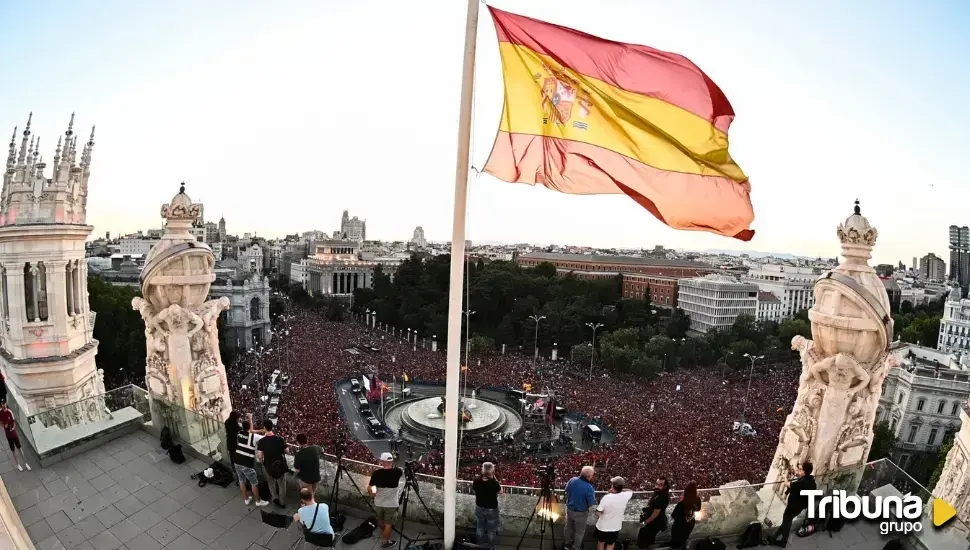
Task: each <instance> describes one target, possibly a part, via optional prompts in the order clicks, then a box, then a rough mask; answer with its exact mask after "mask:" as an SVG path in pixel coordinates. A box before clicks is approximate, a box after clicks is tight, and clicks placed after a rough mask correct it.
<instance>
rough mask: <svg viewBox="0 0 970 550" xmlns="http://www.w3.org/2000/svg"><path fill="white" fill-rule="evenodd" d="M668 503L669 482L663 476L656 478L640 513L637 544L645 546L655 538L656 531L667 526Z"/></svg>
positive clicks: (641, 546)
mask: <svg viewBox="0 0 970 550" xmlns="http://www.w3.org/2000/svg"><path fill="white" fill-rule="evenodd" d="M668 504H670V482H668V481H667V478H665V477H659V478H657V484H656V486H655V487H654V492H653V496H651V497H650V500H649V501H648V502H647V506H646V508H644V509H643V513H642V514H640V531H639V532H638V533H637V546H639V547H640V548H646V547H648V546H650V545H651V544H653V543H654V541H655V540H656V539H657V533H659V532H661V531H663V530H664V529H666V528H667V505H668Z"/></svg>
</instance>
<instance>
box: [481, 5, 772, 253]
mask: <svg viewBox="0 0 970 550" xmlns="http://www.w3.org/2000/svg"><path fill="white" fill-rule="evenodd" d="M489 10H490V11H491V14H492V20H493V21H494V23H495V28H496V31H497V33H498V41H499V53H500V56H501V59H502V72H503V76H504V81H505V106H504V108H503V113H502V121H501V124H500V127H499V131H498V134H497V136H496V139H495V144H494V145H493V147H492V152H491V154H490V155H489V159H488V161H487V162H486V165H485V171H486V172H488V173H489V174H491V175H493V176H495V177H496V178H498V179H500V180H503V181H507V182H515V183H527V184H530V185H536V184H538V185H543V186H545V187H547V188H549V189H553V190H556V191H560V192H563V193H570V194H580V195H589V194H619V193H623V194H626V195H627V196H629V197H630V198H632V199H633V200H635V201H636V202H637V203H638V204H640V205H641V206H643V207H644V208H646V209H647V210H648V211H650V213H652V214H653V215H654V216H655V217H657V219H659V220H660V221H662V222H663V223H665V224H667V225H668V226H670V227H672V228H674V229H686V230H699V231H709V232H713V233H718V234H721V235H725V236H728V237H734V238H737V239H741V240H745V241H747V240H750V239H751V237H752V236H753V235H754V231H752V230H751V229H750V225H751V222H752V221H753V220H754V211H753V209H752V207H751V199H750V192H751V187H750V184H749V183H748V178H747V176H746V175H745V174H744V172H742V171H741V168H740V167H738V165H737V164H736V163H735V162H734V160H733V159H732V158H731V155H730V154H729V153H728V134H727V132H728V128H729V127H730V125H731V122H732V121H733V120H734V110H733V108H732V107H731V104H730V103H729V102H728V100H727V98H726V97H725V95H724V94H723V93H722V92H721V90H720V88H718V87H717V85H716V84H715V83H714V82H713V81H712V80H711V79H710V78H708V76H707V75H706V74H704V72H703V71H701V70H700V69H699V68H698V67H697V66H695V65H694V64H693V63H691V61H690V60H688V59H687V58H685V57H683V56H680V55H676V54H671V53H667V52H663V51H660V50H655V49H653V48H649V47H647V46H639V45H635V44H624V43H620V42H612V41H609V40H604V39H602V38H598V37H596V36H592V35H589V34H586V33H583V32H580V31H577V30H573V29H570V28H567V27H561V26H557V25H552V24H550V23H545V22H543V21H539V20H536V19H532V18H529V17H524V16H521V15H516V14H513V13H508V12H505V11H502V10H498V9H495V8H492V7H489Z"/></svg>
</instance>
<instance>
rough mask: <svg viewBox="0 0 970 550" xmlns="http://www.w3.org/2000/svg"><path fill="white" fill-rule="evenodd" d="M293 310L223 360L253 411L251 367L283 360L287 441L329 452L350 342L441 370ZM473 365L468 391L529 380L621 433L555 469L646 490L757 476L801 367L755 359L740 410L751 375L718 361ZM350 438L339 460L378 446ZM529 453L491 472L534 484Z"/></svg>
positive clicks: (471, 470)
mask: <svg viewBox="0 0 970 550" xmlns="http://www.w3.org/2000/svg"><path fill="white" fill-rule="evenodd" d="M288 313H289V314H291V316H292V317H291V320H290V322H289V323H288V327H289V331H290V334H289V336H286V337H284V338H286V339H287V340H288V341H287V342H285V343H283V342H280V341H274V342H273V344H272V345H271V346H270V347H271V350H270V351H268V352H267V353H264V354H263V355H262V356H260V357H257V355H256V354H249V355H244V356H243V358H242V360H241V361H239V362H237V363H236V364H234V365H232V366H230V367H229V368H228V371H229V372H228V374H229V377H230V385H231V393H232V399H233V404H234V408H236V409H237V410H240V409H241V410H249V411H251V410H255V409H256V404H257V399H258V396H257V393H258V392H257V390H256V387H255V384H254V380H255V377H256V376H257V373H256V369H257V368H259V369H260V371H261V372H260V374H259V375H260V376H261V377H262V378H261V379H262V380H264V381H265V380H266V379H268V377H269V375H270V374H271V373H272V371H273V370H275V369H278V368H282V369H283V370H284V371H285V372H288V373H289V375H290V376H291V383H290V385H289V386H288V387H287V388H286V390H285V391H284V394H283V398H282V400H281V404H280V407H279V411H278V418H279V420H278V427H277V431H278V433H279V434H280V435H281V436H283V437H284V438H285V439H286V440H287V441H294V440H295V437H296V435H297V434H298V433H303V434H306V435H307V436H308V437H309V439H310V441H311V443H312V444H317V445H322V446H323V447H324V449H325V450H326V451H327V452H333V450H334V449H333V445H334V444H335V442H336V441H337V440H339V439H340V438H341V434H342V433H343V432H344V431H345V429H346V423H345V422H344V421H343V419H342V418H341V411H340V404H339V399H338V398H337V395H336V391H335V386H334V383H335V382H336V381H338V380H341V379H345V378H347V377H349V376H355V375H359V374H360V365H359V364H358V362H357V361H356V360H355V359H353V356H352V354H348V353H346V352H344V350H346V349H348V348H351V347H353V346H355V345H357V344H360V343H368V342H373V343H374V345H375V346H376V347H378V348H379V349H380V351H379V353H377V354H372V355H367V357H366V362H367V364H368V365H374V366H376V367H377V368H378V370H379V372H380V375H381V378H382V379H384V380H390V379H391V378H392V377H397V378H398V379H401V378H402V377H403V376H404V375H405V374H406V375H407V376H408V378H409V379H410V380H411V381H412V382H415V381H442V380H444V379H445V372H446V366H445V353H444V352H443V351H441V350H439V351H438V352H432V351H431V350H430V345H428V346H427V347H422V346H421V345H418V346H417V349H415V345H414V344H413V343H406V342H405V341H404V339H403V338H404V337H402V336H398V337H396V338H395V337H392V336H391V335H389V334H385V333H384V332H383V331H380V330H374V329H371V328H366V327H365V325H364V324H362V323H358V322H352V321H351V322H331V321H327V320H326V319H324V318H323V317H322V316H321V315H319V314H318V313H315V312H312V311H309V310H306V309H301V308H300V307H299V306H294V305H291V306H290V307H289V311H288ZM469 362H470V364H471V366H470V368H469V369H468V370H467V371H466V372H465V376H467V377H468V379H467V387H468V388H469V389H471V388H474V387H482V386H507V387H509V388H515V389H521V388H522V387H523V384H531V386H532V388H533V391H540V392H541V391H543V390H546V389H548V390H552V391H554V392H555V394H556V396H557V399H558V400H559V404H560V405H562V406H564V407H565V408H566V410H568V411H577V412H581V413H584V414H586V415H588V416H590V417H599V418H600V419H602V422H603V423H604V424H605V425H606V426H607V427H608V428H609V429H611V430H612V431H613V432H614V433H615V434H616V441H615V442H613V443H612V444H611V445H609V446H608V447H604V448H596V449H593V450H587V451H580V452H576V453H573V454H568V455H565V456H560V457H557V458H555V459H554V461H553V462H554V465H555V468H556V470H557V471H559V472H563V475H565V473H566V472H576V471H578V470H579V469H580V468H581V467H582V466H584V465H589V464H593V465H596V467H597V470H598V471H600V472H603V473H604V475H602V476H597V477H598V479H599V480H601V481H602V482H604V483H605V482H606V481H608V480H609V479H610V477H611V476H623V477H624V478H625V479H626V480H627V484H628V485H627V486H628V487H631V488H633V489H636V490H639V489H648V488H650V487H651V486H652V484H653V481H654V480H656V479H657V477H658V476H661V475H663V476H666V477H667V479H670V480H671V481H672V482H673V483H674V484H675V485H679V484H680V485H682V484H686V483H687V482H689V481H696V482H697V483H698V485H699V486H700V487H716V486H719V485H721V484H724V483H727V482H729V481H735V480H742V479H743V480H747V481H749V482H752V483H758V482H760V481H762V480H763V478H764V477H765V475H766V473H767V470H768V468H769V466H770V463H771V459H772V457H773V454H774V451H775V448H776V446H777V442H778V440H777V437H776V435H775V434H777V433H779V431H780V429H781V427H782V424H783V423H784V420H785V417H786V415H787V414H788V412H789V411H790V410H791V406H792V403H793V402H794V399H795V394H796V391H797V387H798V380H797V369H796V367H794V366H791V365H785V366H780V365H775V366H772V367H770V368H766V367H763V366H760V365H759V367H758V373H757V374H756V375H755V377H754V378H753V380H752V381H751V387H750V398H749V400H748V403H747V408H746V410H744V398H745V393H746V390H747V387H748V379H747V377H746V376H744V377H742V376H736V377H733V378H731V377H729V380H727V381H725V380H723V379H722V377H721V371H719V370H714V369H704V368H697V369H681V370H677V371H674V372H669V373H666V375H665V376H662V377H660V378H659V379H656V380H652V381H646V380H641V379H620V378H618V377H616V376H615V375H613V374H612V373H610V372H608V371H606V370H604V369H601V368H600V369H597V372H595V373H594V376H593V379H592V380H591V381H587V380H586V379H585V377H584V376H577V375H576V374H574V373H572V372H570V371H571V370H579V371H581V370H585V369H570V367H569V365H568V363H567V362H563V361H558V362H556V363H554V364H553V363H546V364H545V366H544V367H543V368H542V369H541V370H542V375H541V377H540V375H539V374H538V373H537V371H536V369H535V368H534V366H533V359H532V358H531V357H525V356H522V355H518V354H507V355H501V354H495V355H485V356H481V357H475V356H473V357H472V358H471V360H470V361H469ZM464 382H465V381H463V383H464ZM244 387H245V389H243V388H244ZM678 388H679V389H678ZM742 412H744V415H745V420H746V422H748V423H749V424H750V425H751V426H752V427H753V428H754V429H755V430H757V432H758V434H757V435H754V436H742V435H738V434H737V433H736V432H735V430H733V429H732V424H733V423H734V422H735V421H737V420H739V419H740V417H741V415H742ZM348 439H349V441H347V445H346V448H345V449H344V453H343V454H344V456H345V457H347V458H351V459H356V460H361V461H364V462H370V463H372V462H374V460H375V457H374V453H372V452H371V451H370V450H369V449H368V448H367V447H366V446H365V445H364V444H363V443H360V442H359V441H356V440H354V439H353V438H348ZM469 452H474V451H469ZM536 462H537V460H536V459H534V458H531V457H525V458H520V459H517V460H514V461H506V462H502V461H499V463H498V464H496V476H497V477H498V478H499V479H501V480H502V482H503V483H504V484H507V485H522V486H538V485H540V483H541V479H540V478H541V476H540V474H539V473H538V472H537V470H538V468H537V466H538V464H537V463H536ZM423 470H424V471H425V472H427V473H431V474H438V475H440V474H441V472H440V471H439V470H440V465H436V464H435V463H434V462H432V461H428V462H426V463H425V464H424V465H423ZM479 472H480V466H478V465H468V466H465V467H463V468H462V470H461V472H460V477H462V478H463V479H473V478H474V477H475V475H476V474H478V473H479Z"/></svg>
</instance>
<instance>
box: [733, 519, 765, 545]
mask: <svg viewBox="0 0 970 550" xmlns="http://www.w3.org/2000/svg"><path fill="white" fill-rule="evenodd" d="M761 535H762V528H761V522H754V523H752V524H750V525H748V526H747V527H745V529H744V534H743V535H741V540H740V541H739V542H738V548H754V547H755V546H760V545H761Z"/></svg>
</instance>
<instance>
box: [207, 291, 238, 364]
mask: <svg viewBox="0 0 970 550" xmlns="http://www.w3.org/2000/svg"><path fill="white" fill-rule="evenodd" d="M230 307H231V303H230V302H229V298H226V297H225V296H223V297H221V298H219V299H218V300H209V301H208V302H206V303H204V304H202V311H201V313H202V322H203V324H204V325H205V332H206V335H207V336H208V344H209V353H210V354H211V355H212V357H213V358H214V359H218V358H219V315H220V314H221V313H222V312H223V311H225V310H227V309H229V308H230Z"/></svg>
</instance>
